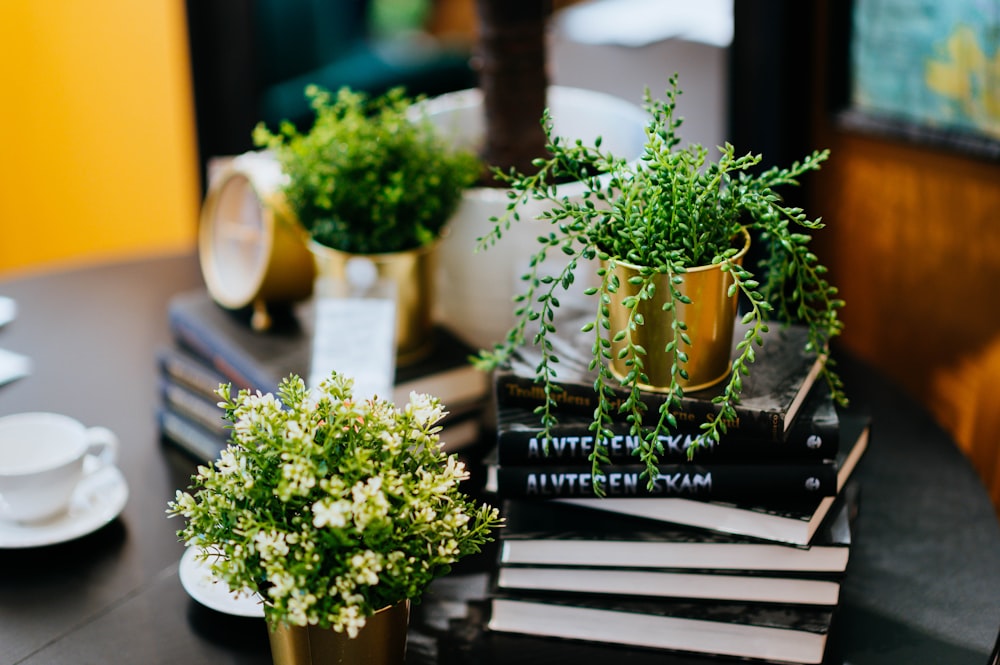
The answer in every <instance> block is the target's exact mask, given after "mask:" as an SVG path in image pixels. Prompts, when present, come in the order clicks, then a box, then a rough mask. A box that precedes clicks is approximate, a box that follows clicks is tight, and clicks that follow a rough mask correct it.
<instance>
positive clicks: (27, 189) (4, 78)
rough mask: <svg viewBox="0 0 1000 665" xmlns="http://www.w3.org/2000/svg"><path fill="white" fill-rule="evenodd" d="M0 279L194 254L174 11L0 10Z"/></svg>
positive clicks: (179, 24) (119, 3)
mask: <svg viewBox="0 0 1000 665" xmlns="http://www.w3.org/2000/svg"><path fill="white" fill-rule="evenodd" d="M0 63H2V64H0V137H2V138H0V278H2V277H5V276H10V275H12V274H14V273H20V272H24V271H26V270H36V269H49V268H56V267H62V266H65V265H68V264H79V263H91V262H96V261H101V260H108V259H119V258H123V257H128V256H141V255H154V254H162V253H166V252H171V251H177V250H179V249H183V248H190V247H193V245H194V242H195V235H196V229H197V214H198V206H199V201H198V196H199V193H198V181H197V161H196V160H197V156H196V152H197V151H196V147H195V145H196V144H195V133H194V119H193V117H194V115H193V109H192V98H191V89H190V76H189V72H188V56H187V38H186V27H185V15H184V3H183V2H181V1H180V0H141V1H139V2H136V1H134V0H100V1H99V2H93V1H92V0H51V1H49V2H37V1H36V0H4V1H3V2H0Z"/></svg>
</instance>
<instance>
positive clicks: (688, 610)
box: [487, 592, 834, 663]
mask: <svg viewBox="0 0 1000 665" xmlns="http://www.w3.org/2000/svg"><path fill="white" fill-rule="evenodd" d="M833 614H834V612H833V608H829V607H818V606H802V605H787V606H786V605H770V604H756V603H737V602H725V601H717V602H689V601H679V600H674V599H654V598H628V597H612V596H600V595H593V594H577V595H573V596H572V597H570V596H566V595H563V594H544V593H526V592H519V593H517V594H512V595H507V594H500V595H497V596H496V597H494V598H493V599H492V600H491V601H490V616H489V620H488V623H487V627H488V629H489V630H491V631H498V632H506V633H518V634H523V635H538V636H548V637H559V638H563V639H569V640H581V641H586V642H597V643H607V644H621V645H631V646H638V647H644V648H650V649H661V650H665V651H671V652H680V653H700V654H712V655H715V656H728V657H736V658H746V659H752V660H758V661H764V662H784V663H820V662H822V660H823V655H824V653H825V651H826V645H827V638H828V635H829V631H830V627H831V624H832V622H833Z"/></svg>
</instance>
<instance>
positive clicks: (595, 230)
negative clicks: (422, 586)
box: [477, 75, 846, 487]
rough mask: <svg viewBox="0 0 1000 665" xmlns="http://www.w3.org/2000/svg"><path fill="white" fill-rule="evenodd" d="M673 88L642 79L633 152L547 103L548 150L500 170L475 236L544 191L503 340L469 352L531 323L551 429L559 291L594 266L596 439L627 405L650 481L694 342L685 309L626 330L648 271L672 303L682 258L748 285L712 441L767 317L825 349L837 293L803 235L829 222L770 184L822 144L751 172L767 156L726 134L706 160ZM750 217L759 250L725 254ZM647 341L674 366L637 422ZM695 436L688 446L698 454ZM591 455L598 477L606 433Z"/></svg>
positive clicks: (522, 338) (792, 176)
mask: <svg viewBox="0 0 1000 665" xmlns="http://www.w3.org/2000/svg"><path fill="white" fill-rule="evenodd" d="M679 94H680V90H679V89H678V84H677V77H676V75H675V76H674V77H672V78H671V79H670V88H669V89H668V90H667V91H666V95H665V99H663V100H653V99H652V98H651V97H650V94H649V91H648V90H647V91H646V96H645V102H646V104H645V108H646V110H647V111H648V112H649V114H650V121H649V123H648V125H647V127H646V143H645V149H644V151H643V154H642V155H641V157H640V158H639V159H638V160H637V161H635V162H632V163H629V162H626V160H624V159H621V158H618V157H615V156H614V155H612V154H610V153H608V152H602V151H601V147H600V146H601V142H600V139H597V140H596V141H595V143H594V145H593V146H587V145H584V144H583V143H582V142H581V141H576V142H567V141H565V140H564V139H562V138H560V137H558V136H553V134H552V123H551V119H550V117H549V115H548V112H546V114H545V116H544V117H543V119H542V123H543V126H544V127H545V131H546V137H547V142H548V145H547V149H548V151H549V157H548V158H545V159H538V160H536V161H535V163H534V165H535V166H536V167H537V169H538V170H537V171H536V172H534V173H532V174H523V173H517V172H515V171H513V170H512V171H510V172H509V173H503V172H499V171H498V172H497V173H496V175H497V177H498V178H500V179H502V180H504V181H505V182H506V183H507V184H508V185H509V186H510V188H511V190H512V191H511V200H510V203H509V205H508V207H507V211H506V213H505V214H504V215H503V216H501V217H500V218H494V219H493V220H492V221H493V222H494V225H493V227H492V229H491V230H490V232H489V233H488V234H487V235H486V236H484V237H483V238H480V239H479V249H486V248H488V247H490V246H491V245H493V244H494V243H495V242H497V241H499V240H500V239H501V237H502V235H503V232H504V231H505V230H507V229H509V228H510V224H511V223H514V222H517V221H519V214H518V209H519V207H520V206H522V205H523V204H525V203H526V202H527V201H529V200H531V199H535V200H539V201H545V202H547V203H548V204H549V205H550V207H549V209H548V210H547V211H546V212H544V213H543V214H542V215H541V216H540V217H539V219H540V220H542V221H543V222H548V224H550V225H551V227H550V229H549V231H548V233H547V234H546V235H542V236H540V237H539V238H538V241H539V243H540V247H539V249H538V250H537V251H536V252H535V254H534V255H533V256H532V257H531V261H530V264H529V265H530V268H529V271H528V272H527V274H525V276H524V280H525V282H526V284H527V287H526V290H525V291H524V292H523V293H522V294H521V295H520V296H518V297H517V298H516V307H515V316H516V322H515V325H514V327H513V328H512V329H511V330H510V331H509V332H508V334H507V337H506V339H505V340H504V341H503V342H502V343H500V344H497V345H496V346H495V348H494V349H492V350H491V351H481V352H480V355H479V358H478V359H477V364H478V366H480V367H482V368H484V369H492V368H496V367H498V366H500V365H502V364H504V363H505V362H506V361H507V359H508V358H509V356H510V354H511V353H513V352H514V351H515V350H516V349H517V348H518V347H519V346H521V345H522V344H524V343H525V342H526V341H527V337H528V336H529V332H528V331H529V329H533V330H536V331H537V332H534V334H533V335H532V343H533V344H535V345H537V346H538V347H539V349H540V351H541V357H542V360H541V362H540V364H539V365H538V367H537V377H536V381H537V382H539V383H540V384H541V385H542V386H543V388H544V392H545V395H546V396H547V400H546V403H545V404H544V405H543V406H541V407H539V408H538V409H537V410H536V413H537V414H538V415H539V417H540V419H541V423H542V425H543V427H544V428H545V432H544V436H545V438H546V441H547V440H548V439H549V429H548V428H550V427H551V426H552V425H553V424H555V422H556V414H555V408H556V401H555V399H554V398H553V395H554V394H555V393H556V392H557V391H558V390H559V387H558V385H557V365H558V361H559V358H558V356H557V355H556V354H555V353H554V352H553V345H552V343H551V341H550V339H549V336H550V335H552V334H555V333H556V323H555V321H556V312H557V310H558V307H559V300H558V295H559V293H558V292H559V291H560V290H564V289H568V288H569V287H570V285H571V284H572V283H573V282H574V281H575V280H576V273H577V271H578V270H581V269H590V267H589V266H591V265H594V266H598V267H597V268H596V271H597V276H598V277H599V279H600V282H601V286H600V287H599V288H591V289H589V290H588V291H587V293H588V294H589V295H596V296H597V306H596V312H595V317H594V320H593V322H592V323H588V324H587V325H586V326H584V332H590V333H593V335H594V343H593V359H592V361H591V369H592V370H594V369H597V370H598V377H597V380H596V382H595V384H594V390H595V391H596V392H597V394H598V396H599V400H598V402H599V405H598V408H597V409H596V410H595V413H594V420H593V422H592V424H591V431H593V432H594V434H595V437H596V438H597V439H598V440H601V439H603V438H604V437H606V436H607V435H608V434H609V432H608V428H609V424H610V422H611V420H612V418H613V417H616V416H624V417H625V418H626V419H627V421H628V422H629V423H630V424H631V429H632V434H634V435H641V436H642V437H643V444H642V446H641V447H640V448H639V451H638V456H639V457H640V459H641V460H642V461H643V462H644V463H645V464H646V475H647V480H648V482H649V483H650V485H651V486H652V483H653V480H654V478H655V475H656V469H655V465H656V463H657V455H658V454H659V453H660V452H661V451H660V449H659V444H658V437H659V436H660V435H661V434H663V433H666V432H667V431H669V430H670V429H671V428H674V427H676V422H675V420H674V417H673V416H672V415H671V409H675V408H676V407H677V405H678V404H679V401H680V399H681V398H682V397H683V394H684V391H683V388H682V386H681V385H680V383H679V380H680V379H682V378H687V371H686V369H685V363H686V362H687V356H686V354H685V353H684V352H683V351H682V348H683V347H682V346H681V344H680V342H681V341H683V342H684V343H686V344H691V340H690V339H689V337H688V335H687V326H686V325H685V322H684V321H680V320H675V321H674V324H673V330H672V331H671V332H672V335H671V337H670V339H669V341H668V342H667V344H666V345H665V347H664V348H663V349H653V350H647V349H643V348H641V347H639V346H637V345H636V344H634V343H632V338H633V336H632V334H631V333H632V332H633V331H634V330H635V329H636V328H637V327H638V326H641V325H643V320H642V316H641V315H640V314H639V312H638V308H639V304H640V301H642V300H646V299H649V298H650V297H651V296H652V292H653V289H654V286H653V279H654V277H656V276H658V275H666V276H668V278H669V283H670V284H671V287H670V288H671V292H670V299H669V301H668V302H667V304H666V305H665V306H664V309H666V310H671V309H673V310H674V311H676V307H677V305H678V304H679V303H688V302H690V299H689V298H688V296H687V295H685V294H684V293H682V292H681V291H680V290H679V288H678V284H679V283H680V280H681V276H682V275H683V274H684V272H685V270H687V269H689V268H693V267H696V266H703V265H711V264H718V265H720V268H721V270H723V271H726V272H729V273H730V274H731V275H732V278H733V280H734V286H733V289H732V291H731V293H733V294H735V293H740V294H742V296H744V298H743V299H744V301H745V302H746V303H747V309H746V313H745V314H744V317H743V323H744V324H747V325H748V329H747V332H746V336H745V337H744V338H743V339H742V340H740V341H739V343H738V356H737V357H736V358H735V360H734V363H733V368H732V371H731V373H730V375H729V377H728V380H727V381H726V382H725V384H724V389H723V391H722V394H721V395H720V396H719V397H717V398H716V403H717V408H718V410H719V416H720V417H717V418H715V419H713V420H712V421H711V422H706V423H703V424H702V425H701V427H702V431H701V434H700V435H699V439H698V442H699V443H700V444H702V445H704V444H706V443H708V442H710V441H718V440H719V439H720V437H721V436H722V434H723V433H724V432H725V427H726V424H725V423H726V421H727V420H730V421H731V420H732V419H733V418H734V416H735V413H734V411H733V406H734V405H735V404H736V403H737V402H738V401H739V397H740V393H741V391H742V386H743V379H744V377H745V376H746V375H747V374H748V373H749V371H750V366H751V365H752V363H753V361H754V359H755V356H756V350H755V347H759V346H760V345H761V344H762V334H763V333H764V332H766V331H767V326H768V321H769V320H771V319H777V320H780V321H785V322H790V321H798V322H801V323H804V324H806V325H807V326H808V328H809V347H810V349H811V350H814V351H821V352H825V351H826V350H827V348H828V345H829V342H830V340H831V339H832V338H833V337H834V336H836V335H837V334H839V332H840V330H841V328H842V323H841V322H840V320H839V319H838V316H837V313H838V310H839V309H840V307H842V306H843V302H842V301H841V300H839V299H838V298H837V290H836V288H835V287H833V286H831V285H830V284H829V283H828V281H827V280H826V278H825V276H824V275H825V273H826V268H825V267H824V266H822V265H821V264H820V263H819V261H818V259H817V257H816V256H815V255H814V254H813V253H812V252H811V251H810V250H809V246H808V245H809V241H810V240H811V236H810V235H809V234H810V232H812V231H814V230H817V229H820V228H822V226H823V224H822V223H821V221H820V220H819V219H815V220H810V219H809V218H808V217H807V216H806V215H805V213H804V212H803V211H802V210H801V209H799V208H794V207H789V206H786V205H784V204H783V202H782V199H781V197H780V196H779V195H778V194H777V193H776V192H775V188H776V187H779V186H782V185H796V184H798V178H799V177H800V176H801V175H803V174H805V173H807V172H809V171H815V170H818V169H819V168H820V165H821V163H822V162H823V161H825V160H826V159H827V157H828V156H829V151H826V150H824V151H816V152H813V153H812V154H811V155H809V156H808V157H806V158H805V159H804V160H803V161H801V162H795V163H794V164H792V165H791V166H790V167H788V168H777V167H775V168H772V169H769V170H766V171H763V172H760V173H756V174H755V173H753V171H752V169H753V168H754V167H755V166H756V165H758V164H759V163H760V161H761V157H760V156H759V155H752V154H747V155H744V156H737V155H736V154H735V149H734V147H733V146H732V145H730V144H728V143H727V144H726V145H724V146H722V147H720V148H719V153H720V154H719V157H718V159H717V160H716V161H710V160H709V158H708V151H707V150H706V149H705V148H703V147H702V146H700V145H698V144H690V145H688V146H685V147H683V148H682V147H679V146H680V143H681V139H680V137H679V136H678V134H677V130H678V128H679V127H680V125H681V122H682V119H681V118H678V117H676V116H675V110H676V101H677V96H678V95H679ZM566 179H573V180H579V181H581V182H582V183H583V184H584V185H585V193H584V194H583V196H582V197H580V198H574V199H571V198H569V197H568V196H560V195H559V194H558V190H557V189H556V186H555V183H556V182H559V181H561V180H566ZM744 229H747V230H754V231H756V232H757V233H758V236H759V239H760V240H761V241H762V242H763V243H764V247H765V250H766V252H765V254H766V258H765V259H764V260H763V261H762V262H761V266H760V269H759V270H758V271H756V272H755V271H754V270H752V269H750V268H747V267H744V266H741V265H739V264H738V263H736V262H735V261H734V260H733V257H734V256H735V255H736V254H737V253H738V252H739V248H740V247H739V246H740V245H742V243H741V242H738V240H741V239H742V237H743V233H744ZM550 253H557V254H560V255H563V256H565V257H568V262H567V264H566V266H565V268H563V269H561V271H560V272H559V274H558V275H556V276H552V275H545V276H543V275H542V273H541V266H542V264H543V262H544V261H545V260H546V258H547V257H548V256H549V254H550ZM593 259H598V260H599V261H592V260H593ZM618 262H627V263H629V264H633V265H635V266H638V268H639V276H638V277H637V278H635V280H636V281H635V284H634V285H635V286H637V287H638V295H637V296H635V297H634V298H629V299H626V301H625V305H626V307H627V308H628V309H629V317H628V323H627V325H626V329H625V330H611V327H612V326H611V323H610V320H609V306H610V297H609V296H608V293H611V292H615V291H617V290H618V289H619V288H620V286H621V285H620V284H618V282H617V277H616V276H615V275H614V266H615V265H616V264H617V263H618ZM584 266H587V267H584ZM612 338H616V339H617V340H621V341H624V342H625V344H626V348H625V350H624V351H623V352H622V358H625V359H627V362H628V364H629V367H630V371H629V373H628V374H627V376H626V377H624V379H623V381H622V382H621V383H622V384H623V385H624V386H625V387H626V389H628V390H629V393H630V394H629V397H628V399H626V400H625V401H624V402H623V403H622V404H621V405H620V406H617V407H615V406H612V404H613V402H614V400H613V394H612V392H611V388H610V386H611V385H612V382H616V381H617V380H616V379H614V378H613V376H612V374H611V371H610V369H609V362H610V360H611V342H610V340H611V339H612ZM694 343H695V344H696V343H697V340H695V342H694ZM647 352H652V353H667V354H670V355H671V356H672V360H673V366H672V377H673V380H672V383H671V385H670V386H669V388H668V389H667V390H666V394H667V399H666V400H665V402H664V404H663V406H662V407H661V409H660V413H659V418H658V420H657V421H656V424H655V426H654V427H652V428H649V427H647V428H643V427H642V423H643V422H644V421H647V422H648V421H649V420H650V418H649V417H648V416H647V414H645V413H644V411H645V409H646V406H645V404H644V403H643V402H642V400H641V399H640V393H641V389H640V388H639V385H640V384H648V383H649V381H648V379H647V377H646V375H645V374H644V372H643V371H642V370H643V365H644V363H643V357H644V356H645V355H646V353H647ZM824 373H825V376H826V379H827V381H828V383H829V384H830V386H831V388H832V389H833V393H834V395H835V397H836V398H837V400H838V401H840V402H845V401H846V398H845V396H844V394H843V389H842V385H841V382H840V379H839V378H838V376H837V375H836V373H835V371H834V367H833V363H832V361H830V362H828V364H827V366H826V369H825V370H824ZM694 450H695V447H692V448H691V454H692V455H693V454H694ZM591 461H592V463H593V470H594V476H595V481H596V478H597V472H598V471H599V468H600V466H601V465H602V464H605V463H607V457H606V451H605V450H604V449H603V447H602V446H600V445H598V446H596V447H595V451H594V454H593V455H592V456H591ZM595 487H596V484H595Z"/></svg>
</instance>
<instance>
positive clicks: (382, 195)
mask: <svg viewBox="0 0 1000 665" xmlns="http://www.w3.org/2000/svg"><path fill="white" fill-rule="evenodd" d="M306 95H307V96H308V97H309V99H310V104H311V105H312V108H313V109H314V110H315V112H316V117H315V121H314V123H313V125H312V126H311V127H310V128H309V129H308V131H305V132H301V131H299V129H298V128H296V127H295V125H293V124H292V123H291V122H287V121H286V122H283V123H281V126H280V127H279V128H278V130H277V132H272V131H270V130H269V129H268V128H267V127H266V126H265V125H263V124H259V125H258V126H257V127H256V128H255V129H254V132H253V139H254V143H255V144H256V145H257V146H259V147H264V148H267V149H269V150H271V151H273V153H274V154H275V155H276V157H277V160H278V162H279V163H280V165H281V168H282V171H283V172H284V174H285V176H286V177H287V179H286V182H285V184H284V186H283V188H282V189H283V193H284V196H285V199H286V201H287V203H288V205H289V207H290V208H291V209H292V211H293V212H294V213H295V215H296V216H297V217H298V220H299V222H300V223H301V224H302V226H303V227H305V229H306V230H307V231H308V232H309V235H310V236H311V237H312V239H313V240H315V241H316V242H318V243H320V244H323V245H326V246H328V247H333V248H334V249H339V250H342V251H345V252H353V253H358V254H374V253H383V252H395V251H401V250H407V249H414V248H417V247H422V246H424V245H427V244H429V243H432V242H434V241H435V240H436V239H437V238H438V237H439V236H440V234H441V230H442V228H443V227H444V225H445V223H446V222H447V221H448V219H449V218H450V216H451V214H452V212H454V210H455V208H456V207H457V206H458V204H459V202H460V201H461V197H462V191H463V190H464V189H466V188H467V187H469V186H471V185H473V184H474V183H475V182H476V181H477V180H478V178H479V176H480V174H481V171H482V167H481V164H480V161H479V159H478V158H477V157H476V156H475V154H474V153H472V152H470V151H467V150H462V149H459V148H456V147H454V146H453V145H452V144H451V143H450V142H449V141H448V140H446V138H445V137H443V136H441V135H439V133H438V132H437V130H436V128H435V127H434V125H433V123H432V122H431V121H430V120H429V119H427V118H426V117H423V116H420V115H419V114H418V113H417V112H416V111H415V110H414V102H415V101H417V100H415V99H411V98H409V97H407V96H406V95H405V93H404V91H403V89H402V88H395V89H393V90H390V91H389V92H387V93H385V94H384V95H382V96H380V97H376V98H370V97H369V96H367V95H365V94H364V93H361V92H355V91H352V90H350V89H348V88H341V89H340V90H338V91H337V93H336V95H333V94H331V93H330V92H329V91H327V90H323V89H321V88H319V87H317V86H315V85H313V86H309V87H308V88H306Z"/></svg>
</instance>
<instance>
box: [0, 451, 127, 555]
mask: <svg viewBox="0 0 1000 665" xmlns="http://www.w3.org/2000/svg"><path fill="white" fill-rule="evenodd" d="M127 500H128V484H127V483H126V482H125V476H123V475H122V472H121V471H119V470H118V467H116V466H106V467H104V468H103V469H99V470H97V471H94V472H93V473H90V474H87V475H85V476H84V477H83V479H82V480H81V481H80V485H79V486H78V487H77V488H76V491H75V492H73V498H72V499H70V506H69V511H67V512H66V513H64V514H63V515H60V516H59V517H54V518H52V519H51V520H49V521H47V522H39V523H36V524H18V523H16V522H4V521H0V549H15V548H23V547H41V546H43V545H55V544H57V543H63V542H66V541H68V540H73V539H75V538H79V537H81V536H85V535H87V534H88V533H92V532H94V531H97V530H98V529H99V528H101V527H102V526H104V525H105V524H107V523H108V522H110V521H111V520H113V519H114V518H116V517H118V514H119V513H121V511H122V508H124V507H125V502H126V501H127Z"/></svg>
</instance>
